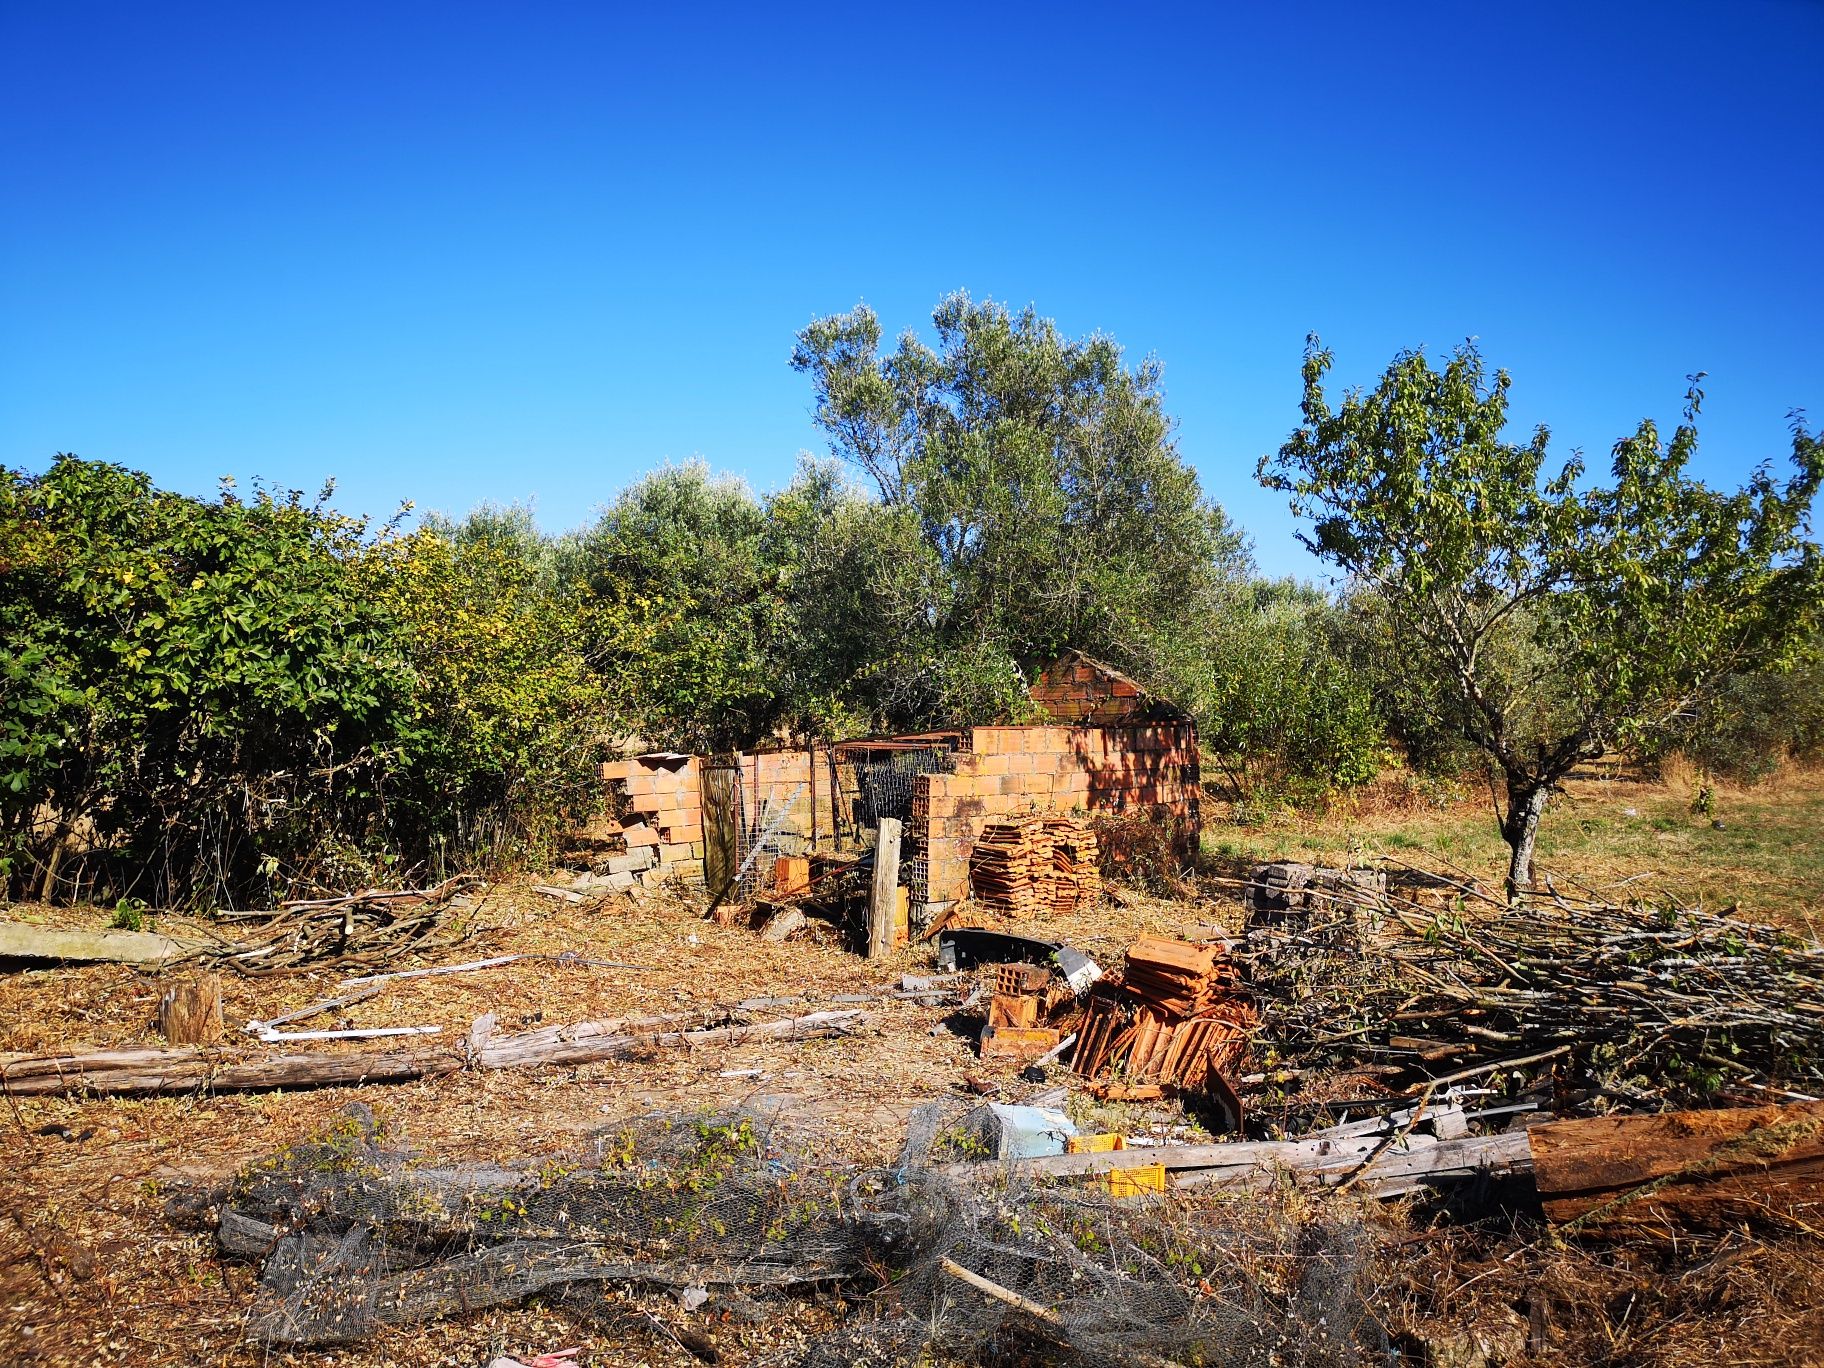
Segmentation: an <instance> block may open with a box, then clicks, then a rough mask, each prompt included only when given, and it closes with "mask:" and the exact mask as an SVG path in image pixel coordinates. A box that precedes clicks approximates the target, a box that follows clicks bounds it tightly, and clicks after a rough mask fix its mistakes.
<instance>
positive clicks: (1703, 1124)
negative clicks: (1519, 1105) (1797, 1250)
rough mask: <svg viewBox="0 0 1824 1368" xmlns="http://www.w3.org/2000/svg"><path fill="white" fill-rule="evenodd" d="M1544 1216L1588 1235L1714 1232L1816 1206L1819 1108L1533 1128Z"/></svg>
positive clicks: (1821, 1180)
mask: <svg viewBox="0 0 1824 1368" xmlns="http://www.w3.org/2000/svg"><path fill="white" fill-rule="evenodd" d="M1531 1135H1532V1141H1533V1170H1534V1179H1535V1181H1536V1182H1537V1184H1538V1187H1539V1197H1540V1200H1541V1201H1542V1202H1543V1203H1544V1205H1545V1214H1546V1215H1547V1216H1549V1217H1550V1218H1551V1219H1552V1220H1554V1221H1559V1222H1564V1223H1567V1224H1571V1225H1574V1226H1576V1227H1577V1228H1578V1229H1579V1230H1584V1231H1588V1232H1591V1233H1624V1232H1629V1231H1633V1232H1649V1233H1650V1232H1652V1231H1654V1230H1665V1231H1670V1230H1672V1229H1674V1228H1677V1227H1684V1228H1690V1229H1707V1230H1713V1229H1720V1228H1723V1227H1728V1226H1735V1225H1740V1224H1741V1223H1743V1222H1744V1221H1747V1222H1766V1221H1773V1222H1775V1223H1778V1222H1782V1221H1791V1220H1793V1219H1801V1220H1803V1222H1804V1223H1805V1224H1807V1225H1815V1224H1816V1223H1817V1220H1818V1214H1817V1213H1818V1211H1819V1209H1820V1207H1821V1206H1824V1102H1805V1103H1798V1104H1795V1105H1792V1106H1785V1107H1771V1106H1770V1107H1737V1108H1731V1109H1729V1110H1725V1111H1684V1112H1664V1113H1661V1114H1659V1115H1657V1116H1598V1117H1592V1118H1590V1119H1588V1120H1583V1121H1554V1122H1551V1123H1549V1124H1547V1125H1542V1126H1535V1127H1533V1129H1532V1132H1531Z"/></svg>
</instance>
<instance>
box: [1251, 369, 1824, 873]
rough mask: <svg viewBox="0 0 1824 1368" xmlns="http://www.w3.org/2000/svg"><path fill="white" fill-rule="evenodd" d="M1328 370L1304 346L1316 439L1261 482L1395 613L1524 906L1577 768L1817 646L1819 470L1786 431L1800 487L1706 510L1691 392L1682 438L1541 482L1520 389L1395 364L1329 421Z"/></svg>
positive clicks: (1804, 441)
mask: <svg viewBox="0 0 1824 1368" xmlns="http://www.w3.org/2000/svg"><path fill="white" fill-rule="evenodd" d="M1332 364H1333V358H1332V356H1331V353H1330V352H1328V351H1327V350H1325V349H1323V348H1322V347H1321V346H1320V345H1319V344H1318V343H1317V341H1316V339H1313V340H1312V342H1311V344H1310V345H1309V347H1308V348H1307V352H1306V356H1305V364H1304V398H1303V402H1302V410H1303V414H1304V422H1303V424H1302V425H1301V426H1300V427H1299V428H1298V429H1297V430H1296V431H1295V432H1294V433H1293V434H1292V436H1291V438H1290V439H1289V440H1288V441H1287V442H1286V444H1285V445H1284V446H1282V447H1281V448H1280V450H1279V451H1278V453H1277V454H1276V455H1274V456H1270V457H1264V458H1262V460H1261V463H1260V471H1259V474H1260V478H1261V480H1262V481H1263V483H1265V484H1266V485H1267V486H1268V487H1270V488H1274V489H1278V490H1282V491H1284V492H1286V493H1289V494H1290V495H1291V496H1292V507H1293V510H1294V512H1296V513H1298V514H1300V515H1301V516H1303V517H1305V518H1308V519H1309V520H1310V531H1309V533H1308V534H1305V536H1304V540H1305V541H1306V544H1307V545H1308V546H1309V547H1310V548H1311V549H1312V550H1313V551H1314V552H1316V553H1317V554H1318V555H1319V556H1321V557H1323V558H1324V559H1326V560H1328V561H1329V562H1331V563H1332V564H1334V565H1336V566H1337V567H1338V568H1339V569H1341V570H1342V571H1343V572H1344V573H1345V574H1346V575H1347V576H1348V577H1349V578H1350V580H1351V581H1353V582H1354V583H1355V584H1356V585H1358V586H1361V587H1363V588H1365V589H1367V590H1368V591H1370V592H1371V593H1372V594H1373V595H1374V596H1375V598H1376V599H1377V600H1378V602H1379V603H1380V604H1381V605H1382V606H1383V607H1384V609H1385V612H1386V613H1387V616H1388V622H1389V626H1390V629H1391V631H1392V633H1393V635H1394V637H1395V649H1397V650H1399V651H1400V652H1401V653H1402V655H1403V658H1405V659H1407V660H1409V661H1410V662H1411V664H1412V666H1413V667H1414V669H1415V670H1416V671H1417V672H1419V673H1421V674H1424V675H1427V676H1428V677H1430V678H1432V679H1434V680H1436V681H1438V682H1439V684H1440V686H1441V687H1440V688H1439V689H1438V690H1437V691H1436V692H1435V693H1431V694H1429V695H1426V696H1427V697H1429V698H1430V699H1431V700H1432V701H1433V703H1434V705H1435V706H1436V707H1437V708H1439V709H1440V710H1441V712H1442V717H1441V720H1442V721H1443V722H1444V723H1445V724H1447V725H1449V726H1450V727H1451V728H1453V729H1454V730H1456V731H1457V732H1458V733H1459V734H1460V735H1462V736H1463V737H1464V738H1465V739H1466V740H1468V741H1469V742H1471V743H1472V744H1474V745H1475V746H1477V747H1480V748H1481V749H1482V750H1483V751H1485V752H1486V753H1487V754H1488V755H1489V756H1490V757H1491V758H1492V759H1493V761H1494V762H1495V763H1496V764H1497V765H1498V766H1499V767H1500V769H1501V772H1502V775H1503V777H1504V779H1505V782H1506V788H1507V810H1506V813H1505V816H1504V820H1503V835H1504V836H1505V837H1506V839H1507V841H1508V843H1509V845H1510V846H1511V848H1512V862H1511V865H1510V869H1509V882H1510V886H1512V887H1516V888H1517V887H1520V886H1522V885H1524V884H1526V883H1528V882H1530V880H1531V877H1532V850H1533V841H1534V837H1535V835H1536V833H1537V829H1538V823H1539V818H1540V815H1541V813H1542V812H1543V811H1544V807H1545V802H1546V798H1547V796H1548V795H1549V794H1550V792H1551V791H1552V790H1553V788H1554V787H1555V786H1557V785H1558V784H1559V783H1560V782H1561V781H1562V780H1563V779H1564V778H1565V777H1566V776H1567V775H1568V774H1569V773H1570V772H1571V770H1572V768H1573V767H1574V766H1576V765H1577V764H1578V763H1580V762H1581V761H1584V760H1587V759H1590V758H1593V757H1595V756H1599V755H1601V754H1603V753H1604V752H1605V751H1607V750H1608V749H1610V748H1612V747H1615V746H1620V745H1638V744H1640V743H1641V742H1642V741H1643V740H1644V739H1645V738H1647V737H1648V736H1650V735H1651V734H1653V733H1654V732H1656V731H1658V730H1660V729H1663V728H1665V727H1667V726H1669V725H1671V724H1672V723H1673V722H1674V721H1675V720H1676V719H1677V718H1679V717H1681V716H1684V715H1686V714H1688V713H1689V712H1690V711H1691V710H1692V709H1693V708H1694V707H1695V706H1696V705H1697V704H1698V703H1699V702H1700V701H1701V700H1702V699H1703V698H1704V697H1705V696H1706V695H1707V694H1708V693H1710V692H1711V691H1712V690H1713V689H1714V688H1715V687H1716V686H1717V684H1718V682H1719V681H1721V680H1722V679H1724V678H1726V677H1728V676H1729V675H1730V674H1732V673H1735V672H1740V671H1744V670H1752V669H1755V668H1758V667H1761V666H1764V665H1767V664H1770V663H1775V662H1778V661H1780V660H1781V659H1783V658H1785V657H1786V656H1788V655H1789V654H1790V653H1791V652H1792V651H1794V650H1795V649H1796V648H1797V647H1798V646H1799V645H1800V644H1801V643H1802V642H1804V641H1805V640H1806V639H1807V638H1808V636H1809V635H1810V633H1811V632H1812V631H1813V630H1814V627H1815V624H1816V622H1817V618H1818V614H1819V612H1820V609H1821V606H1824V559H1821V558H1820V553H1819V549H1818V547H1817V546H1816V544H1815V543H1813V542H1811V541H1810V540H1808V537H1807V534H1808V532H1809V516H1810V510H1811V506H1812V503H1813V500H1814V498H1815V496H1816V494H1817V490H1818V487H1819V484H1820V482H1821V481H1824V449H1821V447H1820V443H1819V441H1818V440H1817V439H1816V438H1815V437H1813V436H1812V435H1811V434H1810V433H1809V432H1808V431H1807V430H1806V428H1805V427H1804V426H1803V425H1802V424H1800V423H1795V425H1794V428H1793V436H1792V465H1793V473H1792V475H1791V476H1790V477H1789V478H1788V479H1786V480H1785V481H1783V482H1781V481H1777V480H1775V479H1774V478H1773V476H1772V474H1771V472H1770V471H1769V469H1768V468H1767V467H1765V466H1763V467H1761V468H1759V469H1757V470H1756V471H1755V473H1754V475H1753V476H1752V478H1751V479H1750V480H1749V482H1748V484H1747V485H1746V486H1745V487H1744V488H1742V489H1740V490H1737V491H1733V492H1725V491H1719V490H1714V489H1711V488H1710V487H1708V486H1707V485H1705V484H1703V483H1702V482H1701V481H1698V480H1696V479H1693V478H1692V477H1691V476H1690V475H1689V474H1688V473H1687V467H1688V465H1689V463H1690V460H1691V456H1692V454H1693V453H1694V452H1695V450H1696V448H1697V427H1696V419H1697V413H1698V408H1699V405H1700V403H1701V400H1702V394H1701V391H1700V390H1699V389H1698V388H1697V385H1696V381H1695V380H1694V381H1693V385H1692V388H1691V390H1690V392H1689V394H1688V397H1687V405H1686V409H1685V416H1684V419H1683V421H1682V422H1681V423H1680V424H1679V425H1678V426H1677V427H1676V428H1675V429H1674V431H1673V433H1672V435H1671V437H1670V438H1669V439H1662V437H1661V435H1660V432H1659V429H1658V427H1657V426H1656V425H1655V424H1654V423H1653V422H1651V421H1650V420H1649V421H1644V422H1642V423H1641V424H1640V426H1639V427H1638V428H1637V429H1636V431H1635V432H1634V433H1633V434H1631V435H1630V436H1628V437H1626V438H1624V439H1622V440H1621V441H1620V442H1618V443H1616V445H1615V448H1614V456H1613V461H1612V463H1611V477H1612V478H1611V482H1610V483H1608V484H1606V485H1598V484H1593V483H1590V482H1588V481H1587V480H1586V479H1585V470H1584V466H1583V463H1582V461H1581V460H1580V459H1579V458H1577V457H1575V456H1573V457H1572V458H1571V459H1570V460H1568V461H1566V462H1565V463H1564V464H1563V465H1562V466H1560V467H1559V468H1558V469H1557V470H1556V471H1555V472H1548V471H1547V469H1546V455H1547V446H1548V442H1549V434H1548V432H1547V431H1546V429H1544V428H1543V427H1541V428H1539V429H1538V430H1536V431H1535V432H1533V433H1532V434H1531V435H1530V437H1529V438H1528V439H1527V440H1525V441H1522V442H1512V441H1509V440H1507V439H1506V437H1505V435H1504V434H1505V429H1506V426H1507V408H1508V393H1509V390H1510V388H1511V382H1510V380H1509V377H1508V376H1507V374H1506V373H1505V372H1502V371H1495V372H1493V373H1492V374H1491V373H1490V372H1489V371H1488V368H1487V366H1486V365H1485V363H1484V361H1483V359H1482V356H1481V354H1480V353H1479V352H1478V351H1477V350H1476V348H1475V347H1474V346H1473V345H1471V344H1465V345H1464V346H1462V347H1460V348H1458V349H1457V350H1456V352H1455V353H1454V354H1453V355H1452V356H1451V357H1450V359H1449V360H1448V361H1447V362H1446V363H1445V364H1444V365H1443V366H1442V367H1434V366H1433V365H1432V364H1431V363H1430V362H1429V361H1428V360H1427V358H1426V357H1425V356H1424V355H1423V354H1422V353H1419V352H1406V353H1402V354H1401V355H1400V356H1398V357H1396V358H1395V359H1394V361H1393V363H1392V364H1391V365H1390V366H1389V367H1388V368H1387V370H1386V372H1385V373H1384V374H1383V375H1382V377H1381V379H1380V381H1379V382H1378V383H1377V385H1376V386H1375V387H1374V388H1373V389H1372V390H1367V391H1364V390H1351V391H1349V392H1348V393H1347V394H1345V395H1344V397H1343V399H1342V402H1341V403H1340V404H1335V405H1333V404H1332V402H1331V400H1330V398H1329V396H1328V395H1327V393H1326V391H1325V385H1324V381H1325V377H1326V376H1327V374H1328V373H1329V371H1330V369H1331V366H1332Z"/></svg>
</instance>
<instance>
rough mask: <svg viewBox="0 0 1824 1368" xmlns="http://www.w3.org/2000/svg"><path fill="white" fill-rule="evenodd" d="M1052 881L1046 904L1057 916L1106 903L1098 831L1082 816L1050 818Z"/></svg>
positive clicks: (1048, 821) (1047, 830)
mask: <svg viewBox="0 0 1824 1368" xmlns="http://www.w3.org/2000/svg"><path fill="white" fill-rule="evenodd" d="M1045 831H1046V834H1047V835H1048V836H1050V837H1051V879H1050V887H1049V888H1048V889H1047V890H1046V893H1047V896H1046V901H1047V902H1048V903H1049V904H1050V906H1049V909H1048V910H1050V911H1051V912H1053V913H1069V912H1075V911H1077V910H1078V909H1079V908H1083V907H1094V906H1095V905H1096V904H1097V903H1098V902H1100V901H1101V900H1102V870H1101V866H1100V861H1099V857H1098V849H1097V845H1096V832H1095V828H1093V827H1092V826H1090V824H1089V823H1088V822H1086V821H1084V820H1082V819H1081V818H1079V817H1047V818H1046V819H1045Z"/></svg>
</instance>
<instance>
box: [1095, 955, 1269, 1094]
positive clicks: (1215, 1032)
mask: <svg viewBox="0 0 1824 1368" xmlns="http://www.w3.org/2000/svg"><path fill="white" fill-rule="evenodd" d="M1257 1022H1258V1017H1257V1016H1256V1015H1255V1012H1254V1009H1253V1008H1252V1007H1251V1006H1250V1005H1249V1004H1248V1002H1247V999H1246V997H1245V996H1244V995H1243V994H1242V991H1241V980H1240V976H1239V975H1238V974H1237V973H1236V970H1235V966H1234V964H1233V962H1232V961H1230V960H1229V959H1228V958H1227V957H1226V956H1223V955H1222V954H1221V952H1220V951H1219V950H1218V949H1217V948H1216V947H1215V946H1213V945H1191V944H1188V943H1186V942H1184V941H1169V940H1162V939H1159V938H1158V937H1154V936H1146V937H1142V938H1141V939H1140V940H1138V941H1136V942H1135V943H1134V944H1133V945H1132V946H1131V947H1129V949H1128V952H1127V967H1126V970H1125V972H1124V973H1122V974H1121V975H1120V976H1119V978H1118V979H1112V980H1105V981H1104V982H1102V983H1099V984H1097V985H1096V987H1095V989H1094V990H1093V991H1092V993H1091V995H1090V999H1089V1003H1088V1005H1087V1006H1086V1008H1085V1009H1084V1014H1083V1020H1082V1024H1081V1025H1080V1026H1079V1027H1078V1028H1077V1029H1078V1036H1077V1048H1076V1052H1075V1053H1074V1054H1073V1055H1072V1057H1071V1068H1072V1069H1073V1070H1075V1071H1076V1072H1077V1073H1079V1074H1082V1075H1084V1076H1085V1077H1094V1076H1096V1075H1097V1074H1099V1073H1103V1072H1106V1071H1109V1070H1116V1069H1118V1070H1120V1071H1121V1072H1122V1074H1123V1075H1124V1076H1125V1077H1126V1078H1127V1079H1128V1080H1129V1081H1133V1082H1155V1083H1159V1084H1162V1085H1168V1086H1174V1087H1180V1088H1198V1087H1201V1086H1203V1085H1204V1084H1205V1083H1206V1082H1207V1081H1208V1079H1209V1075H1210V1073H1211V1072H1212V1071H1215V1072H1218V1073H1227V1072H1229V1071H1230V1070H1232V1069H1233V1068H1235V1067H1236V1065H1238V1064H1239V1063H1240V1061H1241V1059H1242V1057H1243V1055H1244V1054H1245V1052H1246V1050H1247V1045H1248V1041H1249V1039H1250V1038H1251V1036H1252V1035H1253V1031H1254V1027H1255V1025H1256V1024H1257Z"/></svg>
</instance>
